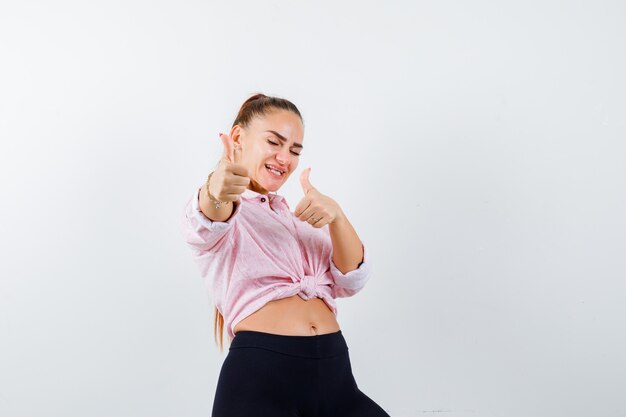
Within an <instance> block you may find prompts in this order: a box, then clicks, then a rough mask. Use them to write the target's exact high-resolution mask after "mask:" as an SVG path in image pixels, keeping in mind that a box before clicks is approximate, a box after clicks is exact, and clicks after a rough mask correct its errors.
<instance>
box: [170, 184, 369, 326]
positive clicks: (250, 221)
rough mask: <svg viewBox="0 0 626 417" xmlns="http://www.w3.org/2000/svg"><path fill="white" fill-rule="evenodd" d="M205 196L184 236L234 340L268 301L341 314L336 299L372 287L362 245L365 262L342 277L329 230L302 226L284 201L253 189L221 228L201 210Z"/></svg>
mask: <svg viewBox="0 0 626 417" xmlns="http://www.w3.org/2000/svg"><path fill="white" fill-rule="evenodd" d="M199 192H200V188H199V189H198V190H196V191H195V192H194V193H193V195H192V196H191V198H190V199H189V201H188V202H187V204H186V207H185V216H184V217H183V222H182V227H183V235H184V238H185V241H186V242H187V244H188V245H189V246H190V247H191V249H192V251H193V257H194V260H195V261H196V263H197V265H198V267H199V268H200V273H201V275H202V278H203V280H204V282H205V284H206V286H207V289H208V290H209V291H210V292H211V293H212V295H213V299H214V302H215V305H216V306H217V309H218V310H219V311H220V313H221V314H222V315H223V316H224V322H225V327H226V329H227V332H228V334H229V335H230V337H234V333H233V330H234V328H235V326H236V325H237V323H239V322H240V321H241V320H243V319H244V318H246V317H247V316H249V315H250V314H252V313H254V312H255V311H257V310H258V309H260V308H261V307H263V306H264V305H265V304H266V303H267V302H269V301H272V300H277V299H280V298H286V297H291V296H292V295H294V294H298V295H299V296H300V297H301V298H302V299H304V300H308V299H309V298H312V297H319V298H321V299H322V300H324V302H325V303H326V304H327V305H328V307H329V308H330V309H331V311H332V312H333V313H334V314H335V315H337V306H336V303H335V298H338V297H350V296H352V295H354V294H356V293H357V292H358V291H360V290H361V289H362V288H363V287H364V286H365V283H366V282H367V280H368V278H369V271H370V269H371V267H370V263H369V262H368V261H367V253H366V252H365V246H364V245H363V241H362V240H361V243H362V245H363V261H362V262H361V263H360V264H359V266H358V268H357V269H354V270H352V271H348V272H347V273H346V274H342V273H341V271H339V269H337V266H336V265H335V263H334V262H333V260H332V255H333V247H332V241H331V239H330V230H329V226H328V225H326V226H324V227H322V228H315V227H313V226H311V225H310V224H309V223H307V222H303V221H301V220H300V219H298V218H297V217H296V216H295V214H294V213H293V212H291V211H290V208H289V205H288V204H287V200H286V199H285V198H284V197H283V196H281V195H278V194H260V193H257V192H255V191H252V190H250V189H247V190H246V191H244V192H243V194H241V203H240V204H237V205H236V208H235V211H234V212H233V214H232V215H231V217H230V218H229V219H228V220H227V221H225V222H217V221H212V220H210V219H209V218H207V217H206V216H205V215H204V214H203V213H202V211H200V207H199V201H198V198H199ZM231 204H232V203H231Z"/></svg>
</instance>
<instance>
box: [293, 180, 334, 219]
mask: <svg viewBox="0 0 626 417" xmlns="http://www.w3.org/2000/svg"><path fill="white" fill-rule="evenodd" d="M310 173H311V168H307V169H305V170H304V171H302V173H301V174H300V185H302V191H304V197H303V198H302V200H300V202H299V203H298V205H297V206H296V210H295V211H294V214H295V215H296V217H298V218H299V219H300V220H302V221H303V222H308V223H309V224H310V225H311V226H313V227H317V228H320V227H324V226H326V225H327V224H330V223H332V222H334V221H335V220H337V219H340V218H341V217H342V216H343V215H344V214H343V211H342V210H341V207H339V204H337V202H336V201H335V200H333V199H332V198H330V197H328V196H326V195H324V194H322V193H320V192H319V191H317V189H316V188H315V187H313V186H312V185H311V183H310V182H309V174H310Z"/></svg>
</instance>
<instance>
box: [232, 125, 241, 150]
mask: <svg viewBox="0 0 626 417" xmlns="http://www.w3.org/2000/svg"><path fill="white" fill-rule="evenodd" d="M242 133H243V130H242V129H241V127H240V126H239V125H235V126H233V128H232V129H231V130H230V137H231V138H232V139H233V145H234V146H235V147H237V148H238V149H241V143H242V142H243V136H242V135H241V134H242Z"/></svg>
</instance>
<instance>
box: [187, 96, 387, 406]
mask: <svg viewBox="0 0 626 417" xmlns="http://www.w3.org/2000/svg"><path fill="white" fill-rule="evenodd" d="M303 137H304V124H303V120H302V116H301V115H300V112H299V111H298V109H297V108H296V106H295V105H294V104H293V103H291V102H290V101H288V100H285V99H281V98H277V97H268V96H265V95H263V94H256V95H254V96H252V97H250V98H249V99H248V100H246V101H245V102H244V103H243V105H242V106H241V109H240V110H239V114H238V115H237V118H236V119H235V121H234V122H233V125H232V128H231V131H230V134H220V138H221V140H222V143H223V145H224V153H223V155H222V158H221V160H220V161H219V163H218V165H217V167H216V169H215V170H214V171H213V172H212V173H211V174H209V176H208V178H207V181H206V182H205V183H204V185H202V187H200V188H199V189H198V190H196V192H195V193H194V194H193V195H192V196H191V198H190V200H189V201H188V203H187V205H186V208H185V217H184V221H183V230H184V235H185V240H186V242H187V243H188V245H189V246H190V247H191V248H192V250H193V253H194V259H195V261H196V262H197V264H198V266H199V267H200V271H201V273H202V276H203V278H204V280H205V283H206V285H207V287H208V289H209V291H210V293H211V294H212V296H213V298H214V300H215V329H214V335H217V331H218V330H219V341H220V348H221V349H223V346H222V339H223V327H224V325H225V326H226V329H227V332H228V336H229V341H230V347H229V352H228V355H227V356H226V359H225V360H224V363H223V364H222V369H221V371H220V375H219V379H218V384H217V389H216V393H215V399H214V402H213V412H212V417H231V416H232V417H235V416H237V417H248V416H250V417H252V416H255V417H266V416H267V417H282V416H285V417H286V416H303V417H305V416H306V417H308V416H320V417H333V416H337V417H351V416H358V417H368V416H372V417H374V416H375V417H379V416H387V417H388V416H389V415H388V414H387V413H386V412H385V411H384V410H383V409H382V408H381V407H380V406H379V405H377V404H376V403H375V402H374V401H372V400H371V399H370V398H369V397H367V396H366V395H365V394H364V393H363V392H361V391H360V390H359V388H358V387H357V384H356V381H355V379H354V376H353V374H352V368H351V364H350V358H349V355H348V346H347V343H346V341H345V339H344V337H343V335H342V332H341V330H340V327H339V324H338V322H337V320H336V315H337V307H336V303H335V298H338V297H350V296H352V295H354V294H356V293H357V292H358V291H359V290H361V289H362V288H363V287H364V285H365V283H366V282H367V280H368V278H369V271H370V269H371V267H370V264H369V260H368V259H367V256H366V253H365V246H364V245H363V243H362V242H361V240H360V239H359V237H358V235H357V234H356V232H355V230H354V229H353V227H352V225H351V224H350V222H349V221H348V219H347V217H346V215H345V213H343V211H342V210H341V207H340V206H339V204H338V203H337V202H336V201H335V200H333V199H332V198H330V197H328V196H326V195H324V194H322V193H321V192H320V191H318V190H317V189H316V188H315V187H313V185H311V182H310V181H309V173H310V169H308V170H305V171H303V172H302V174H301V175H300V184H301V186H302V191H303V198H302V199H301V200H300V202H299V203H298V205H297V206H296V207H295V210H294V211H293V212H292V211H291V209H290V206H289V205H288V204H287V201H286V200H285V198H284V197H283V196H281V195H279V194H277V193H276V191H277V190H278V189H279V188H280V187H281V186H282V185H283V184H284V183H285V182H286V181H287V179H288V178H289V176H290V175H291V174H292V173H293V172H295V170H296V168H297V167H298V159H299V157H300V154H301V153H302V151H303V148H304V146H303Z"/></svg>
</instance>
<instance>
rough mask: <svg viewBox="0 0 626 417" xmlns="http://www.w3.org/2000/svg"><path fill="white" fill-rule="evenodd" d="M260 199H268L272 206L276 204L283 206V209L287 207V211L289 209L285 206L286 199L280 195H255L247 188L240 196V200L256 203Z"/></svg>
mask: <svg viewBox="0 0 626 417" xmlns="http://www.w3.org/2000/svg"><path fill="white" fill-rule="evenodd" d="M262 197H265V198H269V200H270V203H272V204H275V203H276V202H278V203H280V204H283V205H284V206H285V207H287V210H289V209H290V208H289V205H288V204H287V199H286V198H285V197H283V196H282V195H280V194H274V193H267V194H262V193H257V192H256V191H253V190H251V189H249V188H246V189H245V191H244V192H243V193H242V194H241V198H243V199H244V200H252V201H256V202H260V201H261V198H262Z"/></svg>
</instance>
